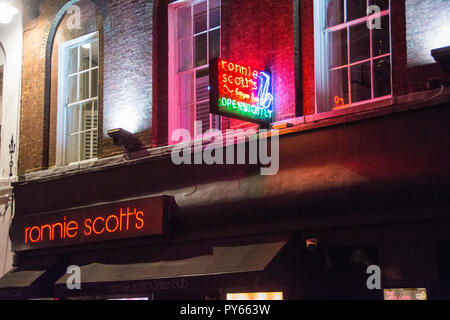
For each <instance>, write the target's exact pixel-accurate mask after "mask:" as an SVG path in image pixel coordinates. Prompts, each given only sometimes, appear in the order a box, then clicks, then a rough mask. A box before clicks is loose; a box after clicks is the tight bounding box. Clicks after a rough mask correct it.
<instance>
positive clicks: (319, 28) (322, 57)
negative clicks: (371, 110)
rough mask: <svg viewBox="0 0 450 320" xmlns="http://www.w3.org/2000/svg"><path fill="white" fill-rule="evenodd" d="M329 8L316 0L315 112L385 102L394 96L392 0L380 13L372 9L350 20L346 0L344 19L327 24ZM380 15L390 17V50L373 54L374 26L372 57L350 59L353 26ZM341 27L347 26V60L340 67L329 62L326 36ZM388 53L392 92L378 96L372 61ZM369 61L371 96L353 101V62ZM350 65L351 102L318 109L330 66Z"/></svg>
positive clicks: (371, 46) (340, 109) (331, 112)
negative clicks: (356, 59)
mask: <svg viewBox="0 0 450 320" xmlns="http://www.w3.org/2000/svg"><path fill="white" fill-rule="evenodd" d="M367 3H369V0H367ZM326 9H327V8H325V5H324V1H322V0H314V39H315V40H314V42H315V44H314V52H315V54H314V67H315V72H314V85H315V95H314V99H315V106H314V114H315V115H324V114H327V115H332V114H334V113H337V112H340V111H342V110H348V109H350V108H354V107H359V108H361V107H364V106H365V105H367V104H379V103H380V102H383V101H385V100H389V99H392V97H393V80H392V70H393V66H392V14H391V13H392V12H391V1H390V0H389V7H388V9H386V10H381V11H380V12H379V13H373V14H371V15H365V16H363V17H361V18H357V19H353V20H350V21H347V0H345V2H344V22H343V23H340V24H337V25H334V26H331V27H327V26H326ZM378 15H379V17H380V18H383V17H385V16H388V17H389V53H386V54H382V55H378V56H374V55H373V41H372V40H373V29H371V30H370V38H369V42H370V57H369V58H367V59H362V60H358V61H355V62H351V61H350V59H351V56H350V46H351V42H350V32H348V31H349V30H350V27H352V26H356V25H358V24H362V23H367V22H368V21H370V20H372V19H374V18H376V17H377V16H378ZM339 30H347V63H346V64H343V65H340V66H338V67H330V66H329V64H328V58H329V54H328V53H329V51H330V49H329V47H328V45H327V43H326V41H325V39H326V37H325V36H324V35H325V34H326V33H329V32H335V31H339ZM386 57H389V71H390V79H389V81H390V82H389V85H390V94H388V95H384V96H381V97H375V94H374V88H375V85H374V74H375V72H374V67H373V62H374V61H375V60H378V59H382V58H386ZM367 62H370V80H371V88H370V89H371V99H367V100H362V101H358V102H354V103H352V86H351V66H354V65H360V64H363V63H367ZM344 68H347V75H348V76H347V82H348V101H349V103H348V104H345V105H343V106H342V107H338V108H333V109H331V110H328V111H322V112H319V104H321V103H322V102H323V101H320V100H319V96H320V94H319V90H321V89H322V88H324V87H329V82H327V81H326V80H325V79H327V76H326V75H325V74H326V73H328V72H329V71H331V70H339V69H344Z"/></svg>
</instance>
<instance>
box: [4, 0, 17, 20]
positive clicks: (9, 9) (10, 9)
mask: <svg viewBox="0 0 450 320" xmlns="http://www.w3.org/2000/svg"><path fill="white" fill-rule="evenodd" d="M18 13H19V9H17V8H16V7H14V6H13V5H11V4H9V3H8V2H0V23H2V24H7V23H10V22H11V21H12V19H13V17H14V16H15V15H16V14H18Z"/></svg>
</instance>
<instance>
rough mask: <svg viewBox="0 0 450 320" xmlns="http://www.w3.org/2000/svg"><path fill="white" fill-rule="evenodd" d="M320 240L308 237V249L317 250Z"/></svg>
mask: <svg viewBox="0 0 450 320" xmlns="http://www.w3.org/2000/svg"><path fill="white" fill-rule="evenodd" d="M317 243H318V240H317V239H316V238H308V239H306V249H308V250H311V251H312V250H316V249H317Z"/></svg>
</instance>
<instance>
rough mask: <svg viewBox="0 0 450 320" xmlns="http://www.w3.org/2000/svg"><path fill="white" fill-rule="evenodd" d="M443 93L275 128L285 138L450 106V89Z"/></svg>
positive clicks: (395, 99)
mask: <svg viewBox="0 0 450 320" xmlns="http://www.w3.org/2000/svg"><path fill="white" fill-rule="evenodd" d="M440 91H441V89H434V90H425V91H421V92H416V93H412V94H408V95H404V96H397V97H387V98H386V99H383V100H379V101H376V102H369V103H367V104H361V105H358V106H353V107H349V108H346V109H341V110H336V111H330V112H325V113H320V114H313V115H307V116H303V117H298V118H292V119H287V120H283V121H280V122H277V123H274V124H273V125H274V126H277V127H279V128H280V129H279V130H280V135H284V134H290V133H295V132H301V131H308V130H313V129H317V128H322V127H329V126H334V125H339V124H344V123H350V122H355V121H359V120H364V119H370V118H376V117H381V116H385V115H389V114H395V113H400V112H405V111H410V110H417V109H422V108H428V107H432V106H435V105H438V104H443V103H449V102H450V88H445V89H444V90H442V92H440ZM287 124H289V125H287ZM283 125H284V126H285V127H283Z"/></svg>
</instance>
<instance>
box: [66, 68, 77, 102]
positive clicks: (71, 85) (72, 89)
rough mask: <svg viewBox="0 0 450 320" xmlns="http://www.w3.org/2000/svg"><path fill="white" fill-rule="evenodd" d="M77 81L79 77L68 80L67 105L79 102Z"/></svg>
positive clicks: (71, 77)
mask: <svg viewBox="0 0 450 320" xmlns="http://www.w3.org/2000/svg"><path fill="white" fill-rule="evenodd" d="M77 79H78V76H77V75H75V76H70V77H68V78H67V82H66V83H67V88H66V90H67V103H68V104H69V103H73V102H77V101H78V96H77V88H78V85H77Z"/></svg>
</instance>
